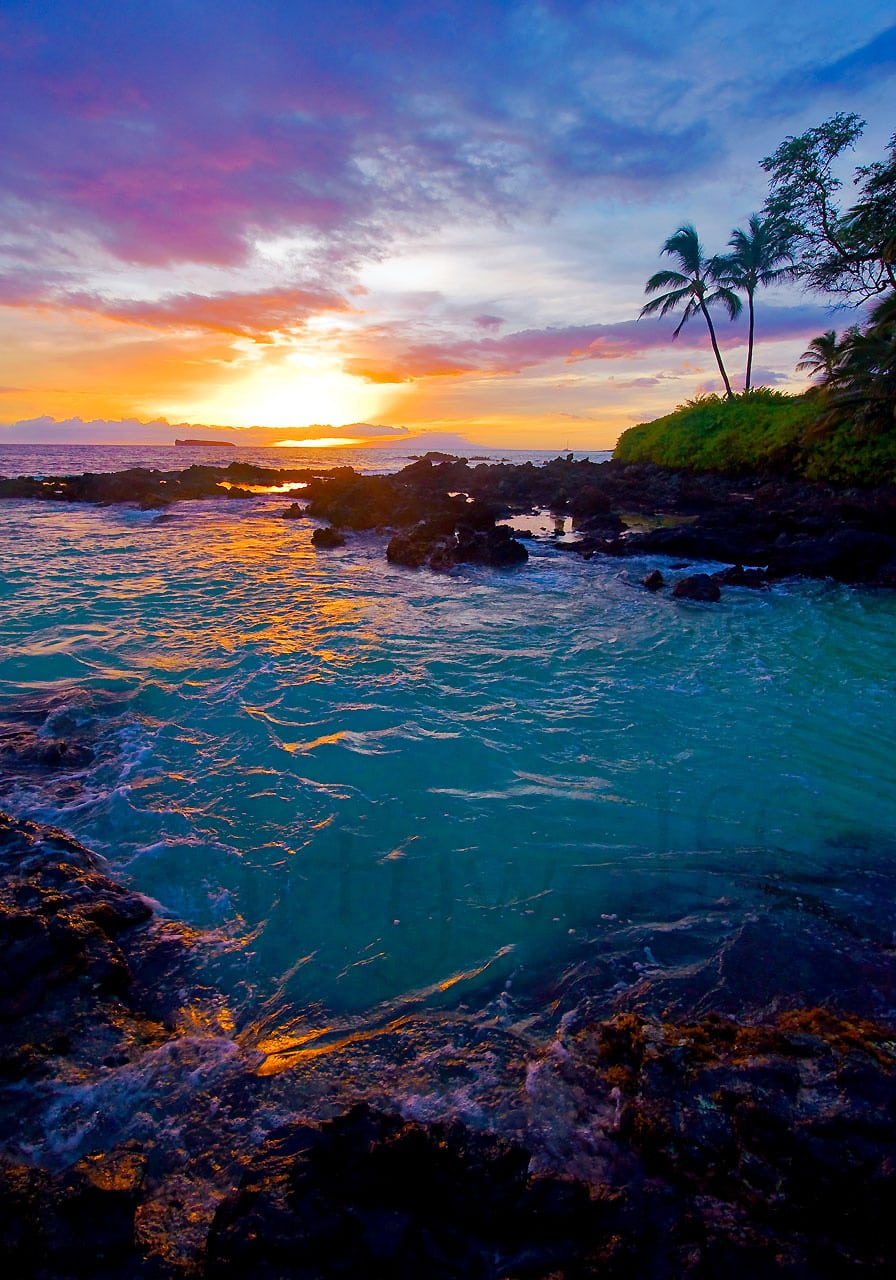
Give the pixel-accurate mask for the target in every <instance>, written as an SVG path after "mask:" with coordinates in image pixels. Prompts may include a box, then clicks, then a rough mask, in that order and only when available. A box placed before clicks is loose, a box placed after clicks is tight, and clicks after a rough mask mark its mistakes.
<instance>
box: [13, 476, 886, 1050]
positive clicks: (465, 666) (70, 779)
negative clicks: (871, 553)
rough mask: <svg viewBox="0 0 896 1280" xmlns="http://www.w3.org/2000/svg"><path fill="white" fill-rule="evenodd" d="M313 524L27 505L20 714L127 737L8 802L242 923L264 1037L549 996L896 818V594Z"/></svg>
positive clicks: (822, 867)
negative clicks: (635, 936) (574, 969)
mask: <svg viewBox="0 0 896 1280" xmlns="http://www.w3.org/2000/svg"><path fill="white" fill-rule="evenodd" d="M283 505H284V500H283V498H282V497H277V496H270V495H259V497H258V498H257V499H256V500H255V502H253V503H248V504H243V503H240V504H236V503H220V504H215V503H213V502H204V503H183V504H179V505H178V506H176V507H175V508H173V509H172V511H171V512H170V513H165V514H164V515H162V516H158V515H157V514H154V513H149V512H138V511H136V510H131V509H128V508H123V507H117V508H106V509H99V508H91V507H66V508H60V507H56V506H49V505H42V504H29V503H22V502H11V503H10V502H7V503H3V504H0V541H2V545H3V547H4V548H5V549H6V556H5V559H4V566H3V570H4V571H3V577H2V586H0V610H2V624H0V718H2V719H3V721H4V722H5V723H7V724H15V723H17V722H23V723H24V721H25V720H27V719H28V717H29V715H30V716H31V721H30V722H31V723H36V724H38V732H39V735H41V736H42V738H43V739H55V738H65V739H67V740H70V741H79V742H84V743H86V744H88V745H89V746H90V748H91V750H92V751H93V753H94V755H93V759H92V760H90V761H87V762H84V761H81V762H77V763H75V764H74V765H73V766H72V767H67V768H63V769H61V770H60V769H55V770H46V769H36V768H30V767H26V765H24V764H21V763H20V764H18V765H16V764H15V763H12V764H8V765H7V771H6V775H5V781H4V796H3V805H4V806H5V807H7V808H9V809H11V810H12V811H13V812H14V813H16V814H17V815H20V816H28V817H32V818H36V819H40V820H42V821H49V822H53V823H55V824H57V825H59V826H61V827H63V828H64V829H66V830H68V831H70V832H73V833H74V834H76V835H77V836H78V837H79V838H81V839H82V840H83V841H84V842H85V843H87V844H88V845H90V846H92V847H94V848H96V849H98V850H99V851H101V852H102V853H104V854H105V855H106V856H107V857H108V858H109V859H110V861H111V863H112V864H113V866H114V867H115V868H116V870H118V871H119V872H121V873H123V874H124V876H125V877H126V878H127V879H128V880H129V881H130V882H131V883H132V884H134V885H135V886H136V887H137V888H138V889H140V890H141V891H142V892H144V893H146V894H148V895H150V896H152V897H153V898H155V899H156V900H157V901H158V902H159V903H160V904H161V907H162V908H163V910H164V911H166V912H168V913H170V914H171V915H173V916H175V917H178V918H180V919H185V920H187V921H188V922H190V923H192V924H195V925H197V926H200V927H202V928H203V929H209V930H214V931H217V936H219V937H221V938H224V939H226V941H227V944H228V947H229V948H230V953H231V955H232V956H233V957H234V958H235V959H234V962H233V969H232V972H231V974H230V978H229V979H227V980H229V981H230V982H231V986H232V995H233V1000H234V1004H235V1007H236V1008H237V1010H238V1016H239V1017H241V1018H242V1019H243V1032H244V1034H245V1035H248V1036H249V1037H250V1038H251V1039H252V1040H253V1042H254V1043H258V1044H261V1045H262V1046H265V1045H269V1044H273V1043H275V1042H276V1043H281V1044H287V1045H288V1044H289V1043H290V1037H294V1038H295V1041H296V1042H298V1041H299V1040H301V1039H302V1038H303V1037H305V1038H307V1037H309V1036H312V1037H313V1035H314V1034H315V1033H316V1028H318V1027H324V1026H326V1027H331V1026H332V1025H334V1020H335V1022H336V1023H337V1024H338V1023H340V1020H341V1021H342V1023H344V1024H345V1025H349V1024H350V1025H352V1026H353V1027H360V1028H362V1029H363V1028H364V1027H365V1026H368V1027H370V1028H374V1027H377V1026H380V1025H383V1024H384V1023H386V1022H388V1021H389V1020H390V1019H394V1018H395V1017H396V1016H399V1015H401V1014H402V1013H404V1012H407V1011H419V1010H433V1009H436V1010H437V1009H440V1008H443V1007H448V1006H451V1007H457V1006H458V1005H459V1004H461V1005H463V1007H465V1008H477V1007H480V1006H481V1007H482V1008H483V1009H484V1008H486V1007H487V1005H488V1003H489V1001H491V1000H493V999H494V998H495V995H496V993H504V995H505V997H506V994H507V993H508V992H511V991H512V992H513V993H514V999H518V1000H519V1001H521V1002H522V1005H525V1000H526V993H527V991H529V992H532V993H534V992H535V991H536V990H537V991H543V989H544V984H545V982H548V984H549V983H550V980H551V976H552V975H555V976H556V975H560V974H561V973H562V972H563V970H564V968H565V966H567V965H568V964H569V963H570V961H571V959H573V958H576V957H578V958H579V959H581V956H582V948H583V946H585V945H586V944H587V942H588V940H589V939H590V940H591V945H593V946H595V947H598V946H599V945H600V944H599V941H598V936H599V932H600V929H601V927H602V923H601V922H607V921H614V920H619V921H635V922H637V921H652V922H654V923H660V924H662V923H663V922H666V923H668V922H675V921H680V920H682V919H684V918H694V916H695V913H696V914H697V915H699V913H700V912H705V911H707V910H709V909H710V907H712V906H713V904H717V903H718V901H719V900H720V897H721V896H724V895H727V896H728V899H730V901H731V902H732V903H733V904H735V905H736V908H737V909H738V910H743V911H747V910H749V909H750V905H751V901H752V898H751V895H755V893H756V892H757V891H756V890H755V889H754V887H753V886H754V882H755V879H756V876H757V874H758V873H759V871H764V872H768V871H770V870H771V871H774V872H780V871H783V872H785V873H786V874H787V875H788V876H791V877H793V879H794V880H795V881H796V882H797V883H799V882H803V881H807V882H808V881H811V882H812V883H813V884H815V885H816V886H817V885H818V883H820V882H823V881H824V878H825V876H826V875H828V874H829V873H830V874H835V875H837V876H839V875H841V874H842V872H843V869H844V867H846V868H847V869H848V867H849V865H850V863H851V862H854V861H855V859H856V858H857V857H858V856H859V855H858V854H857V852H856V851H857V850H866V851H867V850H869V849H873V848H875V847H880V846H881V844H882V842H883V843H886V842H887V841H889V840H890V837H891V835H892V833H893V831H894V829H896V794H894V789H893V770H894V766H893V760H894V747H896V716H894V709H896V699H894V676H893V661H892V656H893V634H894V630H893V627H894V621H896V598H894V596H893V595H892V594H884V593H872V592H866V591H859V590H850V589H847V588H843V587H837V586H832V585H826V584H819V583H811V584H804V583H793V584H782V585H778V586H776V587H774V588H773V589H772V590H770V591H767V592H750V591H747V590H736V589H730V590H728V591H726V593H725V595H724V598H723V601H722V603H721V604H720V605H718V606H704V605H694V604H688V603H677V602H673V601H672V600H671V599H670V598H669V596H668V594H660V595H657V596H653V595H650V594H649V593H647V592H645V591H643V590H642V589H641V588H640V587H639V585H638V584H639V579H640V577H641V576H643V573H644V572H645V571H646V569H647V568H648V567H652V566H653V564H654V563H655V562H654V561H651V564H650V565H649V566H648V565H647V564H646V563H643V564H642V563H641V562H636V561H632V562H629V563H625V564H622V563H620V562H618V561H614V560H599V559H596V560H592V561H590V562H583V561H582V560H580V559H579V558H578V557H575V556H572V555H570V554H569V553H565V552H562V551H561V550H559V549H558V548H557V547H556V546H555V545H553V544H552V542H551V540H550V539H549V538H548V537H545V538H544V539H540V540H538V541H536V542H533V543H532V544H530V550H531V558H530V561H529V563H528V564H527V565H526V566H524V567H523V568H521V569H518V570H514V571H510V572H496V571H492V570H487V569H479V568H469V567H468V568H462V569H459V570H456V571H454V572H452V573H450V574H444V575H436V574H432V573H430V572H427V571H409V570H405V569H402V568H399V567H396V566H392V565H389V564H388V563H387V561H386V559H385V555H384V543H385V540H384V539H383V538H382V537H377V536H375V535H360V536H355V537H353V538H352V539H351V540H350V542H349V544H348V546H347V547H345V548H344V549H342V550H340V551H337V552H335V553H317V552H315V551H314V549H313V548H312V547H311V544H310V540H309V536H310V528H311V523H310V522H307V521H294V522H293V521H284V520H282V519H281V518H280V516H279V512H280V511H281V510H282V507H283ZM528 523H530V524H532V523H533V522H532V521H529V522H528ZM672 576H673V577H674V573H673V575H672ZM863 856H864V855H863ZM733 909H735V908H734V907H732V910H733ZM533 998H534V995H533Z"/></svg>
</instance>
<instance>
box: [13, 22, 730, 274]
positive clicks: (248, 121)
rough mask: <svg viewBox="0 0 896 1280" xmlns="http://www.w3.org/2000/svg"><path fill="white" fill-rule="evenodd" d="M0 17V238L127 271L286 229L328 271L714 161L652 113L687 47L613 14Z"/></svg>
mask: <svg viewBox="0 0 896 1280" xmlns="http://www.w3.org/2000/svg"><path fill="white" fill-rule="evenodd" d="M649 7H650V8H651V11H652V13H653V14H654V18H653V19H651V20H655V21H656V22H658V23H659V22H660V20H661V15H662V6H658V5H657V6H649ZM0 22H2V25H0V70H2V82H3V98H4V131H3V132H4V136H3V141H2V146H0V182H2V189H3V191H4V193H5V197H6V210H5V213H6V221H7V225H8V226H10V227H14V228H16V229H17V230H18V231H19V232H20V233H21V234H32V233H33V234H35V235H36V236H38V237H40V236H46V235H48V234H59V235H64V234H68V235H70V234H72V233H73V232H79V233H85V234H87V235H88V236H90V237H92V238H93V239H94V240H95V241H96V242H97V243H99V244H101V245H102V246H103V247H104V248H105V249H106V251H108V252H110V253H112V254H114V255H116V256H117V257H118V258H120V259H121V260H123V261H129V262H133V263H144V264H159V263H172V262H184V261H192V262H207V263H217V264H236V263H239V262H241V261H244V260H245V257H246V253H247V251H248V248H249V246H250V245H251V243H252V242H253V240H254V239H256V238H258V237H266V236H267V237H271V236H276V235H279V234H284V233H287V232H288V231H289V230H290V229H293V228H296V227H302V228H305V229H307V230H308V231H309V232H311V233H313V234H316V235H318V236H319V237H323V238H325V239H326V241H327V242H328V247H329V248H330V249H331V250H332V251H333V252H335V254H336V255H337V256H339V257H340V258H344V257H345V256H346V255H347V254H348V253H349V252H350V249H351V245H352V244H354V245H355V247H357V246H358V245H364V246H367V247H369V246H370V245H371V244H376V243H382V241H383V240H384V238H388V237H389V236H390V235H391V234H394V233H395V232H396V231H398V230H399V229H401V228H404V229H405V230H407V229H409V228H412V227H414V226H416V225H418V224H419V223H420V221H421V220H425V221H428V222H432V221H435V222H443V221H444V220H445V219H446V218H447V217H454V216H457V214H458V212H459V211H460V210H461V209H464V208H466V209H471V210H473V209H479V210H483V209H485V210H488V211H490V212H492V213H494V214H495V215H496V216H499V217H509V216H513V215H514V214H516V213H518V212H519V211H520V210H521V209H522V208H524V207H530V208H531V207H536V206H539V207H543V208H549V207H551V206H553V205H555V204H556V201H557V199H558V198H562V191H563V187H564V186H565V185H568V184H573V185H580V184H581V183H582V182H586V183H588V184H590V185H591V186H593V187H596V184H599V183H602V184H604V190H605V191H612V190H615V191H617V192H625V191H631V190H640V191H644V192H646V191H649V190H655V189H656V187H657V184H658V183H661V182H664V181H668V179H669V178H671V177H674V178H675V180H676V181H679V182H680V181H681V180H682V179H683V178H684V176H685V175H687V174H688V173H693V172H697V171H700V170H703V169H705V168H706V166H707V165H708V164H709V163H710V161H711V159H712V156H713V154H714V152H715V150H716V146H717V139H716V133H717V131H716V126H715V125H714V124H713V123H712V121H711V119H710V118H709V117H705V116H702V115H701V116H700V117H699V118H693V119H685V118H682V116H681V112H680V110H679V111H678V112H669V111H664V110H663V109H662V108H663V107H664V106H666V105H667V104H668V103H670V102H671V101H672V100H673V95H674V92H675V91H676V90H677V91H679V92H680V90H681V89H682V88H683V84H682V71H681V68H680V67H676V66H675V65H674V53H675V48H676V46H677V47H679V48H680V47H681V46H682V45H686V43H687V38H686V37H685V36H684V35H683V34H682V32H680V31H678V32H676V29H675V25H674V24H670V23H668V22H665V23H663V24H662V29H663V30H664V32H665V38H666V39H667V40H669V41H670V42H671V48H670V49H669V50H668V51H667V52H663V51H662V44H661V42H660V43H657V42H654V41H648V40H647V39H646V38H645V36H644V34H643V32H637V31H636V29H635V27H634V26H633V24H632V22H631V19H630V16H629V15H628V14H627V13H626V11H625V6H623V5H616V4H608V5H602V6H600V8H599V12H598V11H597V10H589V9H588V8H587V7H585V8H583V7H582V6H580V5H572V6H565V5H556V4H554V5H550V6H549V5H545V4H541V5H534V6H530V5H523V4H514V3H510V4H507V5H490V4H484V5H478V6H475V7H474V6H471V5H470V3H469V0H443V3H441V4H440V5H438V6H424V5H420V4H417V3H398V4H388V5H385V4H382V5H381V4H367V3H364V4H362V3H360V2H351V0H332V3H330V4H328V5H326V6H321V5H319V4H318V3H316V0H314V2H313V3H312V2H311V0H290V2H287V0H269V2H268V3H266V4H265V5H264V7H263V10H262V11H259V9H258V7H257V6H255V5H252V4H245V3H243V0H239V2H237V0H195V2H194V3H192V4H190V5H189V6H186V7H184V6H181V5H175V4H173V3H168V2H167V0H146V3H145V4H144V5H142V6H140V7H139V9H138V8H137V7H136V6H131V5H115V6H110V5H109V4H108V3H106V2H105V0H81V3H79V4H78V5H62V6H60V5H51V6H46V5H34V4H29V3H26V2H25V0H9V2H8V3H7V4H5V5H4V10H3V14H2V19H0ZM643 25H644V29H645V30H647V29H649V26H650V23H649V22H645V23H644V24H643ZM633 49H636V50H637V51H638V53H639V54H640V56H641V57H642V58H647V59H649V61H650V63H651V69H652V72H653V74H652V77H643V78H642V79H641V80H640V81H638V80H636V78H635V77H636V73H635V71H634V67H633V64H632V50H633ZM598 56H599V58H600V62H601V63H602V64H603V65H604V66H605V67H606V69H607V71H608V72H610V73H611V74H610V75H608V76H607V77H606V79H607V87H606V88H605V87H604V81H603V80H602V79H601V78H599V77H597V76H596V75H595V58H596V57H598ZM693 74H694V75H696V72H694V73H693ZM701 74H705V68H703V67H701ZM634 99H637V103H638V107H639V109H638V111H637V115H636V114H635V113H634V112H633V111H632V101H633V100H634ZM334 237H336V240H334V239H333V238H334ZM346 237H347V238H346Z"/></svg>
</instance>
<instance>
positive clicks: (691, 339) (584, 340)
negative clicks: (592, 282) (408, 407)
mask: <svg viewBox="0 0 896 1280" xmlns="http://www.w3.org/2000/svg"><path fill="white" fill-rule="evenodd" d="M827 323H829V318H828V315H827V312H826V311H824V310H823V309H822V308H820V307H812V306H799V307H780V308H768V309H767V310H765V311H760V312H759V318H758V321H757V335H758V339H759V341H760V342H762V341H767V342H769V341H781V340H783V339H788V338H804V337H806V336H807V335H808V336H811V335H812V334H813V333H815V332H818V331H819V330H820V329H823V328H824V327H825V324H827ZM672 332H673V327H672V326H671V325H669V324H668V323H663V322H661V321H657V320H641V321H638V320H623V321H619V322H618V323H616V324H594V325H571V326H566V327H562V328H561V327H558V328H547V329H524V330H521V331H520V332H518V333H509V334H505V335H504V336H503V337H500V338H470V339H468V340H467V339H462V338H460V339H456V338H454V339H449V340H446V341H444V342H427V343H418V344H410V345H408V346H407V347H405V348H404V349H403V350H399V351H395V350H391V349H389V348H390V347H391V346H392V343H391V342H390V340H389V339H386V340H385V341H384V342H383V341H380V342H377V343H375V344H374V350H373V351H372V352H371V354H370V355H367V356H364V355H359V356H355V357H352V358H351V359H350V360H349V361H347V364H346V368H347V370H348V372H350V373H354V374H355V375H356V376H357V377H361V378H365V379H367V381H369V382H384V383H386V382H394V383H399V382H410V381H413V380H414V379H416V378H434V377H457V376H459V375H461V374H475V373H481V374H493V375H500V374H516V373H520V372H521V371H522V370H523V369H529V368H532V367H534V366H536V365H540V364H544V363H547V362H548V361H552V360H562V361H563V362H564V363H565V364H578V363H580V362H582V361H592V360H598V361H601V360H619V359H632V358H634V357H636V356H639V355H643V354H645V353H647V352H650V351H657V350H665V349H667V348H669V347H673V346H675V345H677V346H680V347H685V348H687V347H694V346H697V347H699V346H703V345H704V344H706V343H707V341H708V340H707V337H706V333H705V330H703V329H702V327H701V326H700V325H699V324H697V323H696V322H695V323H694V324H693V325H692V326H691V327H689V328H688V329H686V330H685V331H684V333H683V334H682V335H681V336H680V337H679V338H678V339H677V340H676V339H674V338H673V336H672ZM745 340H746V335H745V332H744V330H743V328H742V327H735V326H733V325H727V326H722V327H720V329H719V342H720V345H721V346H723V347H725V348H728V349H730V348H732V347H738V346H742V345H743V344H744V342H745ZM640 385H644V384H643V383H641V384H640Z"/></svg>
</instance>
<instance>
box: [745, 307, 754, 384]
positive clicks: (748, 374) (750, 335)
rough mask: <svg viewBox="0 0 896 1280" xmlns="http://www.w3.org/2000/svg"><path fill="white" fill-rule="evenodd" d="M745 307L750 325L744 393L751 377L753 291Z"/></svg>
mask: <svg viewBox="0 0 896 1280" xmlns="http://www.w3.org/2000/svg"><path fill="white" fill-rule="evenodd" d="M747 306H748V308H749V313H750V324H749V328H748V330H747V376H746V379H745V380H744V391H749V390H750V382H751V379H752V377H753V321H754V316H753V290H752V289H751V290H750V291H749V293H748V294H747Z"/></svg>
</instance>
